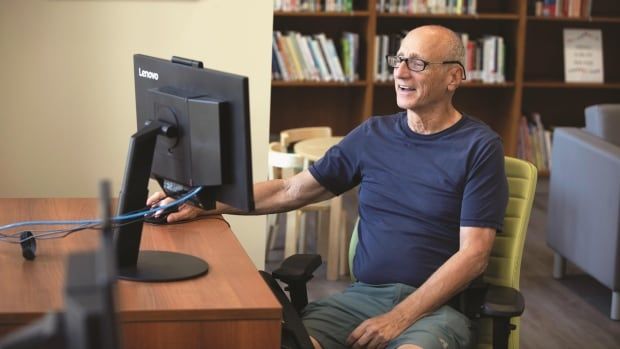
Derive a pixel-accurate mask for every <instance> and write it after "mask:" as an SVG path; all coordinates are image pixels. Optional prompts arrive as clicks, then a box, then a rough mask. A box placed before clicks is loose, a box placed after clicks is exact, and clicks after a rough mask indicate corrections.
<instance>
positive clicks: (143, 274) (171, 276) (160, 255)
mask: <svg viewBox="0 0 620 349" xmlns="http://www.w3.org/2000/svg"><path fill="white" fill-rule="evenodd" d="M207 271H209V264H207V262H205V261H204V260H202V259H200V258H198V257H194V256H191V255H187V254H183V253H177V252H167V251H140V253H139V255H138V263H137V265H135V266H130V267H122V266H119V267H118V278H119V279H122V280H129V281H142V282H163V281H179V280H187V279H192V278H195V277H198V276H201V275H204V274H206V273H207Z"/></svg>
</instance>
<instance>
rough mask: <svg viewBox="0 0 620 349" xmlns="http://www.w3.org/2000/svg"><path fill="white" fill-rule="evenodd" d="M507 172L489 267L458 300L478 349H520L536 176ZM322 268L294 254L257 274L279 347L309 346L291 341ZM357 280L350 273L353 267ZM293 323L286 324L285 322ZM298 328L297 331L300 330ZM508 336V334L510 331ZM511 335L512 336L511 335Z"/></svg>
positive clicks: (514, 169) (522, 170) (515, 166)
mask: <svg viewBox="0 0 620 349" xmlns="http://www.w3.org/2000/svg"><path fill="white" fill-rule="evenodd" d="M505 171H506V177H507V178H508V188H509V201H508V207H507V208H506V213H505V215H504V230H503V231H502V232H500V233H498V234H497V235H496V238H495V242H494V245H493V250H492V252H491V256H490V258H489V265H488V267H487V269H486V271H485V272H484V274H483V276H482V277H480V278H478V279H477V280H476V281H474V282H473V283H472V284H471V285H470V286H469V288H468V289H466V290H465V291H463V292H462V293H461V294H460V295H458V296H457V297H458V298H457V299H456V300H457V303H458V308H459V310H461V311H462V312H463V313H465V314H466V315H467V316H469V317H470V318H472V319H475V320H476V321H477V323H478V326H477V328H478V330H477V333H476V337H477V348H491V347H492V348H511V349H513V348H518V347H519V318H518V317H519V316H520V315H521V314H522V313H523V310H524V307H525V303H524V300H523V297H522V295H521V293H520V292H519V291H518V290H519V277H520V272H521V257H522V255H523V245H524V243H525V234H526V232H527V226H528V222H529V218H530V211H531V209H532V203H533V201H534V194H535V191H536V180H537V176H538V172H537V170H536V168H535V167H534V165H532V164H530V163H529V162H526V161H523V160H519V159H515V158H511V157H506V158H505ZM357 242H358V239H357V225H356V228H355V229H354V231H353V234H352V237H351V242H350V245H349V266H350V268H352V265H353V257H354V255H355V250H356V248H357ZM320 264H321V258H320V256H318V255H294V256H291V257H289V258H287V259H286V260H284V262H283V263H282V266H281V267H280V268H279V269H277V270H275V271H273V273H272V274H271V275H269V274H267V273H264V272H261V273H262V274H263V278H265V279H266V280H267V282H268V284H269V285H270V287H271V288H272V290H274V293H275V294H276V296H277V297H278V299H279V300H280V302H281V303H282V305H283V308H284V312H285V314H284V316H283V318H284V322H285V324H284V325H283V337H282V343H283V345H284V343H285V340H286V341H287V342H286V343H287V344H286V345H287V348H312V346H311V345H310V347H307V346H301V345H300V346H297V347H296V346H292V345H291V344H290V343H296V342H299V343H305V342H304V340H305V339H307V338H300V339H297V338H293V339H291V338H290V337H291V336H293V337H294V336H300V337H303V336H307V332H305V329H304V328H303V324H301V320H300V319H299V317H298V314H299V312H300V311H301V309H303V307H305V305H306V304H307V303H308V297H307V291H306V283H307V282H308V280H310V279H311V278H312V272H313V271H314V270H315V269H316V268H318V266H320ZM351 276H352V279H353V280H355V273H354V270H352V269H351ZM274 278H275V279H279V280H280V281H282V282H283V283H285V284H286V285H287V287H286V288H285V289H286V290H288V291H289V294H290V298H291V299H290V303H289V301H288V299H287V298H286V296H284V297H282V295H283V294H284V293H283V291H282V290H281V289H280V287H279V286H278V284H277V282H275V280H273V279H274ZM290 318H292V320H291V321H290V322H289V319H290ZM299 326H301V327H302V328H301V329H299V328H298V327H299ZM511 332H512V333H511ZM511 334H512V335H511Z"/></svg>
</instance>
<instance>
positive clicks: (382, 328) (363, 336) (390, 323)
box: [346, 310, 411, 349]
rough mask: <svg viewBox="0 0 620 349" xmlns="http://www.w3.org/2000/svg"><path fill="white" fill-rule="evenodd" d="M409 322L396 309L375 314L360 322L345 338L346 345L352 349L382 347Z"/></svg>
mask: <svg viewBox="0 0 620 349" xmlns="http://www.w3.org/2000/svg"><path fill="white" fill-rule="evenodd" d="M410 325H411V324H409V323H407V321H405V319H404V318H403V317H402V316H400V315H399V314H398V313H397V312H396V311H394V310H392V311H390V312H389V313H385V314H383V315H379V316H375V317H373V318H370V319H368V320H366V321H364V322H362V323H361V324H360V325H359V326H357V328H356V329H355V330H353V332H351V334H350V335H349V337H348V338H347V342H346V344H347V346H350V347H352V348H354V349H358V348H365V349H375V348H376V349H383V348H385V347H387V345H388V343H389V342H390V341H391V340H392V339H394V338H396V337H398V335H400V334H401V333H402V332H403V331H404V330H406V329H407V328H408V327H409V326H410Z"/></svg>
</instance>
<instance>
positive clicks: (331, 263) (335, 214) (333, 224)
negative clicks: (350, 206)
mask: <svg viewBox="0 0 620 349" xmlns="http://www.w3.org/2000/svg"><path fill="white" fill-rule="evenodd" d="M330 206H331V207H330V210H329V244H328V246H329V247H328V251H327V280H338V264H339V262H340V261H339V260H338V259H339V258H338V257H339V248H338V245H339V243H340V237H339V235H340V231H341V224H342V222H341V218H342V195H340V196H336V197H335V198H333V199H331V203H330Z"/></svg>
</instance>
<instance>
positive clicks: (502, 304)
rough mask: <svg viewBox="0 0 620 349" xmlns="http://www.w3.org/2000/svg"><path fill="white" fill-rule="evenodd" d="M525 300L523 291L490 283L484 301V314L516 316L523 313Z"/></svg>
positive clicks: (482, 310)
mask: <svg viewBox="0 0 620 349" xmlns="http://www.w3.org/2000/svg"><path fill="white" fill-rule="evenodd" d="M524 309H525V300H524V299H523V296H522V295H521V292H519V291H518V290H515V289H514V288H510V287H503V286H495V285H489V287H488V289H487V291H486V293H485V296H484V299H483V303H482V309H481V312H482V315H486V316H491V317H508V318H511V317H514V316H519V315H521V314H523V310H524Z"/></svg>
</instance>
